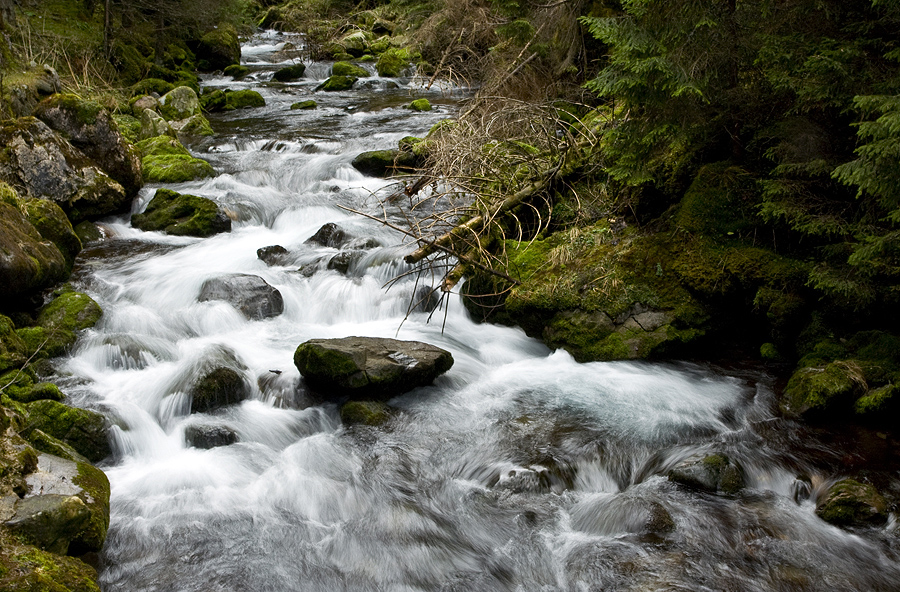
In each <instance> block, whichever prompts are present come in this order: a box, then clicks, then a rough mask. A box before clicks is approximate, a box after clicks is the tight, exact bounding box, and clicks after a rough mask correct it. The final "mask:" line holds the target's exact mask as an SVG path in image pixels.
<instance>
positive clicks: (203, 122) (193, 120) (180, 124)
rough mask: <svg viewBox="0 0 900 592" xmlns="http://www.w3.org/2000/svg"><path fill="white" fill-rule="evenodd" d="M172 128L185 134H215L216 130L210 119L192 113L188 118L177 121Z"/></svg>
mask: <svg viewBox="0 0 900 592" xmlns="http://www.w3.org/2000/svg"><path fill="white" fill-rule="evenodd" d="M172 128H173V129H174V130H175V131H176V132H177V133H179V134H182V135H184V136H213V135H215V132H214V131H213V129H212V126H211V125H210V124H209V120H208V119H206V118H205V117H203V116H202V115H200V114H199V113H198V114H196V115H192V116H191V117H188V118H187V119H183V120H181V121H175V122H173V123H172Z"/></svg>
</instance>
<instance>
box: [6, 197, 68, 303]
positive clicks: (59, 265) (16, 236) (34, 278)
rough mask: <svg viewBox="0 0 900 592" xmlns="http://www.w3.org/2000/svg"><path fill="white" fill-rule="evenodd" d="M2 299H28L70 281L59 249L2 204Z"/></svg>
mask: <svg viewBox="0 0 900 592" xmlns="http://www.w3.org/2000/svg"><path fill="white" fill-rule="evenodd" d="M0 255H2V256H0V297H2V298H3V299H19V298H26V297H27V296H28V295H29V294H32V293H34V292H36V291H38V290H41V289H43V288H47V287H49V286H52V285H53V284H55V283H56V282H59V281H62V280H64V279H66V277H68V268H67V265H66V259H65V257H64V256H63V253H62V252H60V250H59V248H58V247H57V246H56V245H55V244H53V243H52V242H50V241H49V240H46V239H45V238H44V237H42V236H41V235H40V233H39V232H38V231H37V229H35V227H34V226H33V225H32V224H31V223H30V222H29V221H28V219H27V218H25V215H24V214H22V212H21V211H20V210H19V209H18V208H17V207H15V206H13V205H12V204H10V203H8V202H3V201H0Z"/></svg>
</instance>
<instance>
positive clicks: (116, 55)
mask: <svg viewBox="0 0 900 592" xmlns="http://www.w3.org/2000/svg"><path fill="white" fill-rule="evenodd" d="M110 61H111V62H112V64H113V66H115V68H116V71H117V72H118V73H119V78H120V79H121V80H122V82H124V83H125V84H134V83H137V82H138V81H140V80H141V79H142V78H144V75H145V73H146V71H147V69H148V68H149V63H148V62H147V60H146V59H145V58H144V56H142V55H141V52H139V51H138V49H137V48H136V47H135V46H133V45H129V44H127V43H124V42H123V41H121V40H120V39H116V40H115V41H113V44H112V55H111V57H110ZM141 94H147V93H141Z"/></svg>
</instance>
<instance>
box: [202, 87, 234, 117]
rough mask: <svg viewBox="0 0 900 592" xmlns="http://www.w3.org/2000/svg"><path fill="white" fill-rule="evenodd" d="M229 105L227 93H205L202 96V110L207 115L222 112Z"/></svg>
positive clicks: (219, 91) (215, 91)
mask: <svg viewBox="0 0 900 592" xmlns="http://www.w3.org/2000/svg"><path fill="white" fill-rule="evenodd" d="M227 104H228V98H227V97H226V95H225V91H221V90H214V91H213V92H211V93H205V94H203V95H201V96H200V108H201V109H203V110H204V111H206V112H207V113H212V112H215V111H222V110H224V109H225V107H226V106H227Z"/></svg>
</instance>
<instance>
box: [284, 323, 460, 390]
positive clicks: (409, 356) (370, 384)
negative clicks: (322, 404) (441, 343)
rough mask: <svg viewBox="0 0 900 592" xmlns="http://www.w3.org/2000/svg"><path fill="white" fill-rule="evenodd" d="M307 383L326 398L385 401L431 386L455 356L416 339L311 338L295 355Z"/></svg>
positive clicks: (298, 367) (450, 364)
mask: <svg viewBox="0 0 900 592" xmlns="http://www.w3.org/2000/svg"><path fill="white" fill-rule="evenodd" d="M294 364H295V365H296V366H297V369H298V370H300V374H302V375H303V377H304V378H305V379H306V382H307V384H309V386H310V387H311V388H313V389H315V390H316V391H318V392H319V393H320V394H321V395H323V396H325V397H326V398H329V399H330V398H336V397H337V398H340V397H342V396H347V395H350V396H353V397H354V398H365V399H373V400H385V399H389V398H391V397H393V396H396V395H399V394H402V393H405V392H407V391H410V390H412V389H414V388H416V387H419V386H423V385H427V384H431V382H432V381H433V380H434V379H435V378H437V377H438V376H440V375H441V374H443V373H444V372H446V371H447V370H449V369H450V367H451V366H453V356H451V355H450V352H448V351H446V350H443V349H441V348H439V347H435V346H433V345H429V344H427V343H421V342H418V341H399V340H396V339H386V338H378V337H344V338H340V339H311V340H309V341H307V342H305V343H303V344H301V345H300V346H299V347H298V348H297V350H296V352H294Z"/></svg>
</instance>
